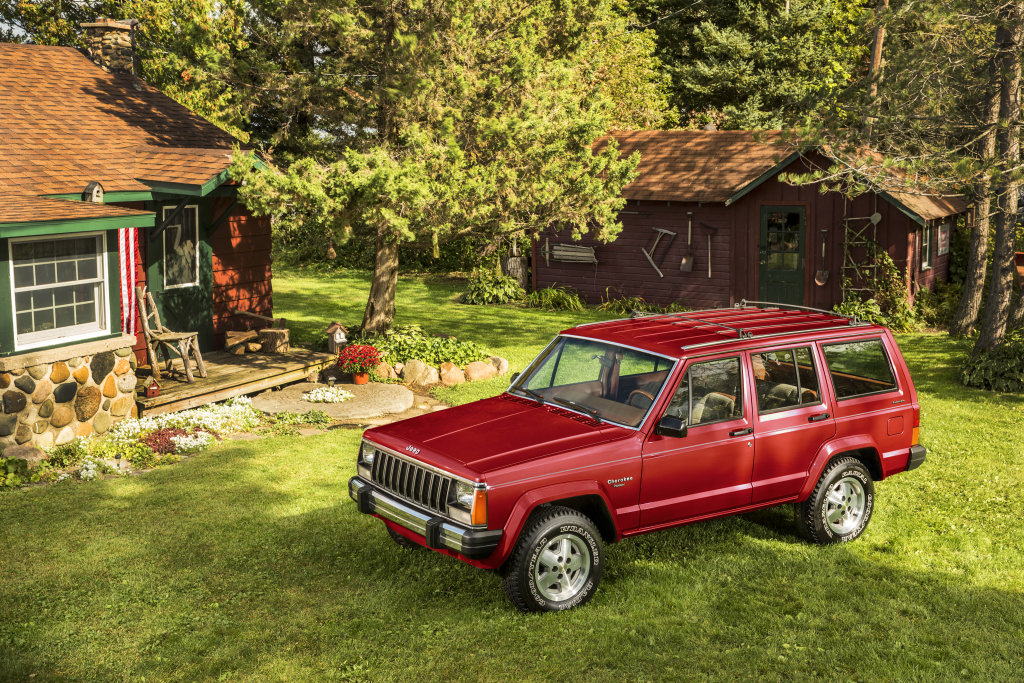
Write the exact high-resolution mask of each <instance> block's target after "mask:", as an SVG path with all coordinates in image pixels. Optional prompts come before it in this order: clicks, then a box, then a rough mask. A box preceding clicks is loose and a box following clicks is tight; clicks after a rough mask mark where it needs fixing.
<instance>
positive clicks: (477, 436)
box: [366, 394, 632, 474]
mask: <svg viewBox="0 0 1024 683" xmlns="http://www.w3.org/2000/svg"><path fill="white" fill-rule="evenodd" d="M574 418H575V419H574ZM631 433H632V432H631V431H630V430H628V429H625V428H623V427H619V426H618V425H613V424H610V423H607V422H605V423H602V424H601V425H595V424H594V422H593V421H592V420H590V419H588V418H586V417H584V416H582V415H578V414H576V413H573V412H571V411H567V410H563V409H561V408H560V407H557V406H552V405H551V404H547V405H545V406H540V405H538V404H537V403H536V402H534V401H531V400H529V399H520V398H518V397H512V396H510V395H508V394H505V395H503V396H499V397H495V398H489V399H485V400H482V401H476V402H474V403H469V404H467V405H463V406H458V407H456V408H449V409H448V410H444V411H440V412H437V413H431V414H428V415H421V416H419V417H414V418H411V419H408V420H402V421H401V422H393V423H391V424H389V425H385V426H383V427H377V428H375V429H372V430H368V431H367V432H366V437H367V438H368V439H371V440H372V441H375V442H377V443H379V444H381V445H382V446H387V447H388V448H391V449H393V450H395V451H396V452H398V453H403V454H407V455H412V457H415V458H416V459H417V460H422V461H424V462H428V463H430V464H433V465H436V466H437V467H442V468H445V467H446V466H448V463H447V462H445V461H450V462H454V463H458V464H460V465H463V466H465V467H467V468H469V469H470V470H473V471H474V472H477V473H479V474H484V473H486V472H490V471H493V470H498V469H503V468H505V467H511V466H513V465H518V464H520V463H524V462H527V461H529V460H534V459H536V458H540V457H543V456H546V455H551V454H553V453H561V452H564V451H568V450H572V449H575V448H583V447H586V446H592V445H594V444H598V443H603V442H605V441H609V440H611V439H616V438H621V437H623V436H626V435H628V434H631ZM409 446H412V447H413V449H419V450H420V452H419V453H416V454H415V455H413V452H412V451H410V450H409V449H408V447H409ZM438 456H439V457H438Z"/></svg>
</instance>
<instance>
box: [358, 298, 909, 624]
mask: <svg viewBox="0 0 1024 683" xmlns="http://www.w3.org/2000/svg"><path fill="white" fill-rule="evenodd" d="M919 418H920V408H919V405H918V402H917V393H916V391H915V389H914V385H913V383H912V382H911V378H910V372H909V371H908V369H907V365H906V363H905V362H904V360H903V356H902V355H901V354H900V350H899V348H898V347H897V346H896V343H895V341H894V340H893V337H892V334H891V332H890V331H889V330H887V329H886V328H884V327H880V326H877V325H873V324H869V323H866V322H863V321H860V320H858V319H856V318H854V317H847V316H841V315H837V314H835V313H831V312H828V311H819V310H815V309H807V308H800V307H795V306H794V307H789V306H780V305H777V304H763V303H761V302H749V303H748V302H741V303H740V304H739V305H737V306H736V307H735V308H729V309H715V310H707V311H695V312H687V313H671V314H664V315H648V314H640V313H634V314H633V315H632V316H631V317H630V318H628V319H624V320H614V321H610V322H601V323H590V324H586V325H579V326H577V327H574V328H572V329H570V330H566V331H564V332H562V333H561V334H560V335H558V337H556V338H555V339H554V340H553V341H552V342H551V343H550V344H549V345H548V346H547V348H545V349H544V351H543V352H541V354H540V355H539V356H537V358H536V359H535V360H534V361H533V362H532V363H531V364H530V365H529V367H527V368H526V370H525V371H524V372H523V373H521V374H519V375H513V378H512V384H511V385H510V386H509V387H508V389H507V390H506V391H505V392H504V393H503V394H501V395H500V396H496V397H494V398H489V399H484V400H481V401H477V402H475V403H471V404H468V405H463V406H459V407H457V408H452V409H450V410H446V411H444V413H442V414H432V415H423V416H420V417H416V418H412V419H409V420H405V421H402V422H396V423H393V424H389V425H386V426H382V427H376V428H373V429H370V430H367V431H366V432H365V434H364V437H363V441H362V444H361V447H360V451H359V455H358V463H357V471H358V475H357V476H355V477H353V478H352V479H351V480H350V481H349V494H350V496H351V497H352V499H353V500H355V501H356V504H357V505H358V509H359V511H360V512H363V513H367V514H372V515H374V516H376V517H379V518H380V519H381V520H383V522H384V524H385V526H386V527H387V530H388V533H389V534H390V535H391V537H392V538H393V539H394V540H395V541H396V542H397V543H398V544H399V545H400V546H402V547H405V548H418V547H421V546H425V547H427V548H431V549H433V550H434V551H436V552H439V553H443V554H446V555H450V556H451V557H454V558H457V559H459V560H462V561H463V562H466V563H468V564H471V565H473V566H475V567H480V568H487V569H494V570H498V571H499V572H500V574H501V576H502V577H503V578H502V585H503V587H504V589H505V592H506V595H507V596H508V598H509V600H510V601H511V602H512V604H513V605H515V606H516V607H517V608H518V609H520V610H523V611H549V610H563V609H568V608H572V607H576V606H578V605H582V604H583V603H585V602H587V601H588V600H589V599H590V598H592V597H593V595H594V592H595V591H596V590H597V586H598V584H599V583H600V581H601V574H602V571H603V568H604V560H605V556H604V548H605V544H606V543H613V542H616V541H619V540H622V539H623V538H626V537H629V536H635V535H637V534H644V533H648V532H652V531H659V530H662V529H668V528H671V527H675V526H678V525H681V524H689V523H692V522H699V521H702V520H706V519H711V518H714V517H722V516H725V515H734V514H738V513H743V512H747V511H750V510H755V509H758V508H764V507H769V506H774V505H780V504H784V503H795V504H796V519H797V525H798V527H799V530H800V532H801V533H802V534H803V536H804V537H805V538H807V539H808V540H809V541H811V542H813V543H818V544H829V543H841V542H848V541H852V540H854V539H856V538H857V537H858V536H860V535H861V534H862V533H864V530H865V528H866V527H867V525H868V522H869V521H870V520H871V514H872V511H873V509H874V505H875V499H874V485H873V483H874V482H876V481H880V480H882V479H885V478H886V477H888V476H891V475H893V474H896V473H898V472H905V471H909V470H912V469H914V468H916V467H918V466H919V465H921V463H922V462H924V459H925V449H924V448H923V447H922V446H920V445H918V429H919Z"/></svg>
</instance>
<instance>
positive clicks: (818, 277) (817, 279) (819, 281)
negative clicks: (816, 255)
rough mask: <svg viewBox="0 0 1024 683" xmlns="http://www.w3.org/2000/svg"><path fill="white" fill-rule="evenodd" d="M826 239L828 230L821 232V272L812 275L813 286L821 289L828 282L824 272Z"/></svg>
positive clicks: (826, 273) (825, 271) (826, 274)
mask: <svg viewBox="0 0 1024 683" xmlns="http://www.w3.org/2000/svg"><path fill="white" fill-rule="evenodd" d="M827 238H828V230H822V231H821V270H819V271H818V272H817V273H815V274H814V284H816V285H818V286H819V287H823V286H824V285H825V283H826V282H828V271H827V270H825V240H826V239H827Z"/></svg>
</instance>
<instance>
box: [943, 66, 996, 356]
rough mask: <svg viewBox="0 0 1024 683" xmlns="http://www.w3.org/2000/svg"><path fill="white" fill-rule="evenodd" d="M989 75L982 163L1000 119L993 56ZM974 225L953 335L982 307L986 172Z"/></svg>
mask: <svg viewBox="0 0 1024 683" xmlns="http://www.w3.org/2000/svg"><path fill="white" fill-rule="evenodd" d="M989 75H990V76H991V78H992V88H991V89H990V90H989V94H988V101H987V102H986V103H985V120H984V125H986V126H989V129H988V130H987V131H986V132H985V137H984V138H982V140H981V159H982V163H987V162H990V161H991V160H992V159H994V158H995V156H996V125H997V124H998V123H999V90H1000V89H999V87H998V86H997V85H996V84H997V80H998V76H999V67H998V64H997V63H996V59H992V60H991V61H990V62H989ZM974 197H975V199H974V229H973V230H972V231H971V246H970V254H969V255H968V259H967V279H966V280H965V281H964V293H963V295H962V296H961V297H960V306H959V307H958V308H957V311H956V318H954V320H953V324H952V325H950V327H949V334H950V336H953V337H969V336H970V335H971V333H972V332H973V331H974V324H975V323H976V322H977V320H978V311H979V310H980V309H981V299H982V295H983V294H984V292H985V271H986V266H987V265H988V237H989V230H990V225H991V222H990V221H989V214H990V213H991V212H992V182H991V181H990V180H989V177H988V176H987V175H986V176H985V177H984V178H983V179H982V180H981V181H980V182H978V183H976V184H975V186H974Z"/></svg>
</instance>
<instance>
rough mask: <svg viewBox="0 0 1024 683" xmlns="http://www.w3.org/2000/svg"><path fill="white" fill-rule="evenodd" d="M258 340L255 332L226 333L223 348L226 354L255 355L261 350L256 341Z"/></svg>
mask: <svg viewBox="0 0 1024 683" xmlns="http://www.w3.org/2000/svg"><path fill="white" fill-rule="evenodd" d="M259 338H260V335H259V333H257V332H256V330H244V331H241V332H228V333H227V338H226V339H225V343H224V347H225V348H226V349H227V350H228V353H233V354H235V355H236V356H241V355H242V354H243V353H256V352H257V351H259V350H260V349H262V348H263V345H262V344H260V343H259V341H257V340H258V339H259Z"/></svg>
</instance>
